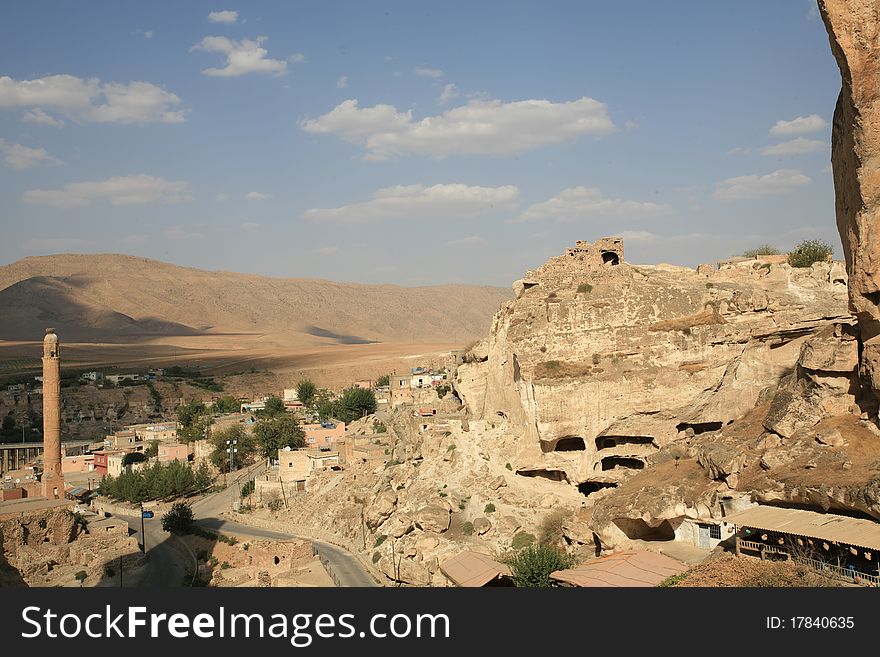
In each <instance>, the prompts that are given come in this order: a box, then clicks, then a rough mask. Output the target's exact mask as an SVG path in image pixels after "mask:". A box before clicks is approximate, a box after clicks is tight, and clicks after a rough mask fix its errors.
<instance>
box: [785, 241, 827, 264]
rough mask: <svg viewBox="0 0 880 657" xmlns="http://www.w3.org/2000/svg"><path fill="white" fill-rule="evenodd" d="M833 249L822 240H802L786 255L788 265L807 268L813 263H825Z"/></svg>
mask: <svg viewBox="0 0 880 657" xmlns="http://www.w3.org/2000/svg"><path fill="white" fill-rule="evenodd" d="M832 253H834V249H833V248H832V247H831V245H830V244H827V243H826V242H823V241H822V240H804V241H803V242H801V243H800V244H798V245H797V247H796V248H795V250H794V251H792V252H791V253H789V254H788V264H790V265H791V266H792V267H809V266H810V265H812V264H813V263H814V262H825V261H826V260H827V259H828V258H829V257H830V256H831V254H832Z"/></svg>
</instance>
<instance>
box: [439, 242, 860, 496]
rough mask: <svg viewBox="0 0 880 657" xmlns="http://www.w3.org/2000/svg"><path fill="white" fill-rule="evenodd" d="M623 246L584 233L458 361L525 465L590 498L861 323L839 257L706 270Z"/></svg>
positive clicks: (471, 394)
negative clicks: (514, 439) (637, 256)
mask: <svg viewBox="0 0 880 657" xmlns="http://www.w3.org/2000/svg"><path fill="white" fill-rule="evenodd" d="M622 254H623V248H622V244H620V243H619V241H615V240H603V241H601V242H599V243H596V244H594V245H589V244H586V243H578V245H577V246H576V247H575V248H573V249H569V250H568V252H567V253H566V254H564V255H561V256H557V257H555V258H551V259H550V260H549V261H548V262H547V263H545V264H544V265H543V266H542V267H540V268H539V269H537V270H534V271H529V272H527V273H526V275H525V276H524V277H523V279H522V280H520V281H517V282H516V283H514V286H513V287H514V291H515V292H516V294H517V298H516V300H514V301H510V302H507V303H506V304H505V305H504V306H502V308H501V310H499V312H498V313H497V314H496V316H495V318H494V321H493V325H492V329H491V332H490V334H489V336H488V337H487V338H486V339H485V340H483V341H482V342H481V343H479V344H477V345H476V346H475V347H474V348H473V349H472V351H471V352H470V354H469V355H468V356H467V357H466V361H468V362H465V363H464V364H462V365H460V366H459V367H458V370H457V373H456V379H455V388H456V390H457V392H458V394H459V395H460V397H461V398H462V400H463V402H464V403H465V405H466V406H467V409H468V411H469V413H470V415H471V417H472V418H474V419H477V420H485V421H499V420H501V419H503V420H504V421H506V422H507V423H509V425H510V426H511V428H514V430H515V433H516V435H517V436H518V443H519V453H518V457H517V459H516V462H515V463H513V464H512V466H515V467H514V468H513V469H514V470H515V472H516V474H519V475H524V476H540V477H543V478H545V479H551V480H554V481H563V482H567V483H569V484H571V485H576V486H578V488H579V489H580V491H581V492H582V493H583V494H585V495H591V494H592V493H593V492H598V491H600V490H604V489H608V488H614V487H615V486H618V485H620V484H621V483H622V482H623V481H625V480H626V479H628V478H629V477H631V476H633V475H635V474H636V473H638V472H639V471H641V470H643V469H644V468H645V467H646V466H647V465H650V462H651V459H652V457H653V456H654V455H655V454H656V453H657V452H658V451H659V450H661V449H662V448H664V447H665V446H667V445H669V444H670V443H673V442H676V441H678V440H685V439H687V438H690V437H693V436H694V435H698V434H700V433H702V432H706V431H713V430H717V429H720V428H721V427H722V426H726V425H728V424H729V423H731V422H733V421H735V420H737V419H738V418H740V417H741V416H742V415H744V414H745V413H746V412H748V411H749V410H751V409H752V408H754V407H755V405H756V403H757V402H758V401H759V396H760V394H761V392H762V390H766V389H767V388H768V387H770V388H771V390H770V391H767V392H766V393H765V394H767V395H769V394H770V393H771V392H772V389H773V388H775V387H776V386H777V385H778V384H779V382H780V381H782V380H783V379H784V378H785V377H787V376H790V375H791V374H792V373H793V372H794V371H795V369H796V367H797V362H798V358H799V356H800V354H801V351H802V348H803V345H804V343H805V342H806V341H807V340H808V339H809V338H810V337H811V336H814V335H817V334H818V333H820V332H821V331H828V330H833V329H832V328H830V327H833V326H834V325H842V326H848V325H850V324H852V322H853V319H852V317H851V315H850V314H849V312H848V310H847V292H846V285H845V282H846V276H845V274H844V273H843V271H842V266H841V265H840V264H839V263H816V264H815V265H813V267H811V268H807V269H796V268H792V267H790V266H789V265H788V264H786V263H785V262H782V261H781V260H783V259H781V258H778V257H777V258H773V257H770V258H767V259H765V260H754V259H753V260H744V259H743V260H742V261H741V262H736V263H728V264H724V265H723V266H722V267H721V269H719V270H715V268H714V267H712V266H711V265H703V266H701V267H700V268H699V270H694V269H690V268H688V267H672V266H668V265H657V266H643V265H639V266H638V267H634V266H631V265H629V264H627V263H624V262H623V261H622ZM853 344H854V343H853ZM844 355H851V354H849V352H847V354H844ZM822 358H824V359H825V360H833V361H834V364H833V365H834V367H836V368H837V369H840V368H842V367H844V368H845V367H849V368H850V370H854V369H855V359H854V358H852V359H851V360H852V361H853V362H851V363H850V362H848V361H847V359H846V358H844V356H840V357H837V356H836V354H835V353H828V354H825V353H824V352H823V353H822V354H816V355H815V356H814V357H813V360H816V361H817V362H818V361H819V360H822ZM838 361H840V363H842V364H840V365H837V362H838ZM845 361H846V362H845ZM816 367H818V368H819V371H820V372H824V369H828V368H832V366H831V365H826V364H824V360H823V361H822V363H819V365H817V366H816ZM832 369H833V368H832ZM835 372H836V370H835ZM829 376H830V375H829ZM832 378H833V377H832ZM842 399H843V398H842ZM848 399H849V400H850V401H849V402H846V400H845V399H844V401H843V402H842V403H843V404H844V405H846V404H847V403H852V402H853V401H854V398H852V397H848ZM777 406H778V407H779V410H778V412H777V416H778V423H779V424H780V426H782V425H785V426H788V425H789V424H791V425H792V426H794V425H795V424H797V423H798V422H800V420H799V419H798V418H800V415H802V413H800V411H799V408H794V407H793V406H792V405H791V404H786V403H784V400H783V401H780V402H779V403H778V404H777ZM799 413H800V414H799Z"/></svg>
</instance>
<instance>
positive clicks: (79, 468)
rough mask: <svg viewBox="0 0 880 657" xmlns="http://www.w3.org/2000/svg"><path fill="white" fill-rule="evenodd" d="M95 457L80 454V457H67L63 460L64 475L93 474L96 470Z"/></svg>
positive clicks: (62, 469)
mask: <svg viewBox="0 0 880 657" xmlns="http://www.w3.org/2000/svg"><path fill="white" fill-rule="evenodd" d="M94 463H95V457H94V455H93V454H80V455H79V456H65V457H64V458H62V459H61V472H62V474H70V473H74V472H91V471H92V470H93V469H94V467H95V466H94Z"/></svg>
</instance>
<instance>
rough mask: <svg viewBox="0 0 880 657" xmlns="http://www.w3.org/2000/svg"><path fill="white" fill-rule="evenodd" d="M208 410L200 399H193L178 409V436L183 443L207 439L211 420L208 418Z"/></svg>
mask: <svg viewBox="0 0 880 657" xmlns="http://www.w3.org/2000/svg"><path fill="white" fill-rule="evenodd" d="M207 412H208V408H207V407H206V406H205V405H204V404H203V403H202V402H201V401H199V400H198V399H192V400H190V401H188V402H187V403H185V404H181V405H180V406H178V407H177V420H178V422H180V429H179V430H178V432H177V434H178V436H179V437H180V438H181V441H182V442H192V441H194V440H200V439H201V438H204V437H205V433H206V430H207V427H208V425H209V424H210V423H211V420H210V418H208V417H206V414H207Z"/></svg>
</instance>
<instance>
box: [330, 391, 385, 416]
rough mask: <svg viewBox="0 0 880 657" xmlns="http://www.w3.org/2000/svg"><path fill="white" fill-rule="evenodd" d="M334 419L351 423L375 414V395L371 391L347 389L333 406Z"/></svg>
mask: <svg viewBox="0 0 880 657" xmlns="http://www.w3.org/2000/svg"><path fill="white" fill-rule="evenodd" d="M335 410H336V413H335V415H336V417H337V418H339V419H340V420H342V421H343V422H346V423H348V422H353V421H354V420H359V419H360V418H362V417H364V416H365V415H369V414H371V413H375V412H376V395H375V393H374V392H373V391H372V390H364V389H363V388H349V389H348V390H346V391H345V392H344V393H342V397H340V398H339V400H338V401H337V402H336V404H335Z"/></svg>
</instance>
